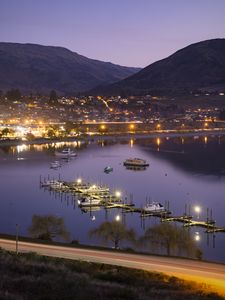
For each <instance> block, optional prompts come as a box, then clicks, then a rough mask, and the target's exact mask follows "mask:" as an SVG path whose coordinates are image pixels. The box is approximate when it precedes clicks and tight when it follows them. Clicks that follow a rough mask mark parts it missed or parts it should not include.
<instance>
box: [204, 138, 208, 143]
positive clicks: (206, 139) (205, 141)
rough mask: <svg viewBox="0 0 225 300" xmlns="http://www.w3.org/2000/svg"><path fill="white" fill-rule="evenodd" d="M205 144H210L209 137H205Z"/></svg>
mask: <svg viewBox="0 0 225 300" xmlns="http://www.w3.org/2000/svg"><path fill="white" fill-rule="evenodd" d="M204 143H205V144H207V143H208V137H207V136H205V137H204Z"/></svg>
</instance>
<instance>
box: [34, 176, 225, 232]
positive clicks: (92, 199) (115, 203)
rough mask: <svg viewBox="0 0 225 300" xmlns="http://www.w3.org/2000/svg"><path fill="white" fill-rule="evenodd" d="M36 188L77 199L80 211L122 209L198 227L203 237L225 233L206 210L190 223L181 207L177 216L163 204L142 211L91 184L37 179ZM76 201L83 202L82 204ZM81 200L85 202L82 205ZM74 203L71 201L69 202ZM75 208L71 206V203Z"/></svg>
mask: <svg viewBox="0 0 225 300" xmlns="http://www.w3.org/2000/svg"><path fill="white" fill-rule="evenodd" d="M40 187H41V188H45V189H48V190H49V191H50V192H51V191H55V192H56V193H65V195H66V194H68V193H69V194H71V195H72V196H75V197H77V198H78V204H79V206H80V208H81V209H82V210H87V209H90V210H91V209H92V208H94V209H97V208H99V209H101V208H104V209H106V210H108V209H122V213H139V214H140V217H141V219H143V220H144V219H145V218H147V217H157V218H160V220H161V222H178V223H183V226H184V227H202V228H205V229H206V231H205V232H206V233H212V234H215V233H225V227H219V226H216V222H215V220H213V218H212V210H210V216H209V209H208V208H207V217H206V221H204V220H193V216H191V214H190V206H189V212H188V213H187V205H185V212H184V214H183V215H180V216H173V215H172V212H171V211H170V210H169V202H166V203H165V208H164V207H162V209H160V210H147V209H145V208H143V207H141V208H139V207H136V206H135V204H134V203H133V202H132V201H130V202H129V203H127V200H126V201H123V199H122V196H121V193H120V192H119V191H115V192H114V193H112V192H110V189H109V188H108V187H107V186H102V185H97V184H92V183H89V182H83V180H82V179H80V178H78V179H76V180H75V181H73V182H66V181H62V180H61V179H60V177H59V179H58V180H56V179H54V178H53V179H50V178H49V177H48V178H47V179H45V178H44V179H43V180H42V177H41V176H40ZM79 199H84V204H83V205H82V202H81V201H80V200H79ZM85 199H89V200H88V201H89V202H85ZM73 201H75V199H74V200H73ZM74 206H75V202H74Z"/></svg>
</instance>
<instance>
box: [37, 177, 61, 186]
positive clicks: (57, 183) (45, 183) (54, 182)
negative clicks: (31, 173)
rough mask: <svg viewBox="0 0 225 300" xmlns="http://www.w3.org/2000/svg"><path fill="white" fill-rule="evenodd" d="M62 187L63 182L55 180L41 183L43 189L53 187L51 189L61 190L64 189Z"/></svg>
mask: <svg viewBox="0 0 225 300" xmlns="http://www.w3.org/2000/svg"><path fill="white" fill-rule="evenodd" d="M62 185H63V182H62V181H59V180H55V179H52V180H47V181H44V182H42V183H41V186H42V187H51V188H60V187H62Z"/></svg>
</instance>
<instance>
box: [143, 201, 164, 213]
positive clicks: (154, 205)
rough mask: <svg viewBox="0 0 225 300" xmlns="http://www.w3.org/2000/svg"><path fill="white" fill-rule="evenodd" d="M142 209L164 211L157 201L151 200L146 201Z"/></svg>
mask: <svg viewBox="0 0 225 300" xmlns="http://www.w3.org/2000/svg"><path fill="white" fill-rule="evenodd" d="M143 210H144V211H145V212H162V211H165V208H164V206H163V205H162V204H161V203H159V202H151V203H147V204H146V205H145V206H144V207H143Z"/></svg>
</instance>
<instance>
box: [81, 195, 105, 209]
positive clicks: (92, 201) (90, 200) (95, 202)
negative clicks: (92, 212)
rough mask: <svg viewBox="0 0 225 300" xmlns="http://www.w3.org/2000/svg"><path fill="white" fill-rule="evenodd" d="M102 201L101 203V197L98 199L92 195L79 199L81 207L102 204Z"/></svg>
mask: <svg viewBox="0 0 225 300" xmlns="http://www.w3.org/2000/svg"><path fill="white" fill-rule="evenodd" d="M100 203H101V200H100V199H96V198H92V197H85V198H81V199H80V200H78V205H79V206H80V207H85V206H87V207H90V206H98V205H100Z"/></svg>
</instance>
